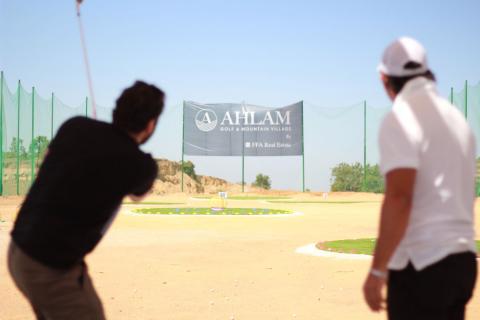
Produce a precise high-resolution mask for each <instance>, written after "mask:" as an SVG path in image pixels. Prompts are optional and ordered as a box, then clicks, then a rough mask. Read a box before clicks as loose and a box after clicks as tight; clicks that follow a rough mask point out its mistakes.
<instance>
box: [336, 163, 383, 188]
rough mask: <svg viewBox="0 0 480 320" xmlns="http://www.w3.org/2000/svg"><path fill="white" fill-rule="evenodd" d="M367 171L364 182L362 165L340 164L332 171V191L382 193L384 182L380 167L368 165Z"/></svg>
mask: <svg viewBox="0 0 480 320" xmlns="http://www.w3.org/2000/svg"><path fill="white" fill-rule="evenodd" d="M366 169H367V170H366V171H367V172H366V175H367V176H366V179H365V181H364V171H363V166H362V165H361V164H360V163H358V162H357V163H354V164H348V163H344V162H343V163H340V164H339V165H337V166H336V167H334V168H333V169H332V177H331V186H330V188H331V190H332V191H350V192H375V193H382V192H383V191H384V180H383V177H382V175H381V173H380V169H379V167H378V165H374V166H371V165H367V168H366Z"/></svg>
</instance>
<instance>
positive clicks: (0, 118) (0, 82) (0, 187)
mask: <svg viewBox="0 0 480 320" xmlns="http://www.w3.org/2000/svg"><path fill="white" fill-rule="evenodd" d="M0 196H3V71H1V74H0Z"/></svg>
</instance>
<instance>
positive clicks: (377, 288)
mask: <svg viewBox="0 0 480 320" xmlns="http://www.w3.org/2000/svg"><path fill="white" fill-rule="evenodd" d="M384 287H385V279H382V278H380V277H376V276H374V275H372V274H370V273H369V274H368V276H367V279H366V280H365V283H364V284H363V296H364V298H365V301H366V302H367V304H368V306H369V307H370V309H371V310H372V311H375V312H378V311H380V310H384V309H385V307H386V305H385V304H386V301H385V298H384V297H383V295H382V290H383V288H384Z"/></svg>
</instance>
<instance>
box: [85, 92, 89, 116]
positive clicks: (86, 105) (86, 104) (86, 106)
mask: <svg viewBox="0 0 480 320" xmlns="http://www.w3.org/2000/svg"><path fill="white" fill-rule="evenodd" d="M85 117H87V118H88V97H85Z"/></svg>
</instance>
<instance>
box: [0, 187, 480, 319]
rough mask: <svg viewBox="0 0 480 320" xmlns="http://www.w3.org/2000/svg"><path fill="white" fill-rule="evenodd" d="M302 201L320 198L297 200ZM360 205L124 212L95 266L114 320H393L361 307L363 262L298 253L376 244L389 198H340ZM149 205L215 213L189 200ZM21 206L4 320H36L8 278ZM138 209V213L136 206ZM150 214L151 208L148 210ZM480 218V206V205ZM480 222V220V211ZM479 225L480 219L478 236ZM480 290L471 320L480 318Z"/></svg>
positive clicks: (3, 238)
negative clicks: (340, 242)
mask: <svg viewBox="0 0 480 320" xmlns="http://www.w3.org/2000/svg"><path fill="white" fill-rule="evenodd" d="M292 197H293V198H294V199H295V200H301V199H305V200H320V199H321V197H320V196H314V195H302V194H296V195H292ZM328 200H329V201H336V200H348V201H357V200H359V201H365V200H366V201H373V202H370V203H353V204H301V203H295V204H284V203H281V204H279V203H277V204H275V203H269V202H266V201H261V200H258V201H233V200H230V201H229V206H231V207H234V206H235V207H257V208H258V207H269V208H282V209H283V208H285V209H291V210H294V211H300V212H302V213H303V215H299V216H269V217H264V216H241V217H233V216H157V215H145V216H137V215H131V214H128V211H129V210H130V209H131V208H132V207H133V206H131V205H125V206H123V208H122V211H121V213H120V214H119V216H118V218H117V220H116V221H115V223H114V224H113V226H112V228H111V230H110V231H109V232H108V234H107V236H106V237H105V238H104V239H103V241H102V242H101V243H100V245H99V246H98V247H97V248H96V250H95V251H94V252H93V253H92V254H91V255H89V256H88V258H87V261H88V264H89V266H90V273H91V276H92V278H93V280H94V283H95V285H96V287H97V290H98V292H99V294H100V296H101V298H102V300H103V302H104V306H105V310H106V313H107V317H108V318H109V319H186V320H187V319H188V320H191V319H202V320H203V319H262V320H266V319H322V320H323V319H325V320H327V319H335V320H337V319H385V318H386V316H385V313H380V314H373V313H371V312H370V311H369V310H368V309H367V307H366V305H365V304H364V302H363V298H362V295H361V285H362V283H363V280H364V277H365V274H366V272H367V270H368V267H369V261H365V260H340V259H333V258H323V257H313V256H307V255H300V254H297V253H295V250H296V249H297V248H298V247H301V246H304V245H306V244H309V243H314V242H318V241H322V240H333V239H345V238H362V237H373V236H375V234H376V228H377V218H378V212H379V208H380V200H381V198H380V197H379V196H376V195H362V194H353V195H352V194H338V195H331V196H330V197H329V199H328ZM148 201H168V202H184V203H185V204H184V206H208V205H209V201H208V200H207V201H199V200H194V199H191V198H189V197H188V196H185V195H181V194H178V195H169V196H163V197H153V198H150V199H148ZM20 202H21V199H20V198H1V199H0V219H1V220H3V222H0V319H2V320H3V319H33V316H32V313H31V311H30V308H29V305H28V304H27V302H26V300H25V299H24V298H23V297H22V296H21V294H20V293H19V292H18V290H17V289H16V288H15V287H14V284H13V283H12V281H11V280H10V277H9V275H8V273H7V269H6V261H5V260H6V259H5V257H6V249H7V243H8V239H9V231H10V229H11V227H12V222H13V220H14V217H15V214H16V211H17V210H18V206H19V204H20ZM135 207H138V206H135ZM149 207H151V205H150V206H149ZM477 209H480V204H479V205H477ZM477 212H480V211H478V210H477ZM479 227H480V224H479V223H478V219H477V230H480V229H479ZM479 297H480V286H477V289H476V292H475V297H474V298H473V300H472V302H471V303H470V305H469V307H468V317H467V319H479V318H480V301H479Z"/></svg>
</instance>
